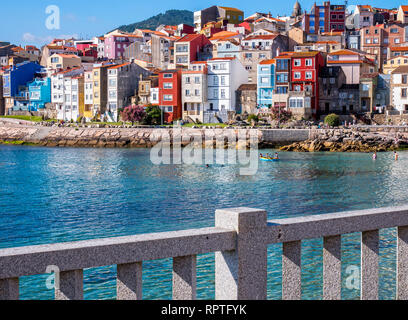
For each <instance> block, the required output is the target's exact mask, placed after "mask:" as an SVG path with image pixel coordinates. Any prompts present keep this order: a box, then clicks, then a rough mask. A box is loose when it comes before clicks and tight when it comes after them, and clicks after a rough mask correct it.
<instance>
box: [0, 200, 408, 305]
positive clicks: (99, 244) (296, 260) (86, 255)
mask: <svg viewBox="0 0 408 320" xmlns="http://www.w3.org/2000/svg"><path fill="white" fill-rule="evenodd" d="M395 227H396V228H397V229H398V232H397V255H396V264H397V277H396V278H397V284H396V291H397V292H396V297H397V299H400V300H406V299H408V206H402V207H392V208H381V209H372V210H362V211H349V212H341V213H333V214H324V215H312V216H306V217H295V218H288V219H275V220H269V221H267V214H266V212H265V211H263V210H258V209H250V208H234V209H224V210H217V212H216V215H215V227H212V228H204V229H194V230H184V231H177V232H166V233H156V234H144V235H137V236H129V237H120V238H109V239H96V240H89V241H80V242H71V243H59V244H50V245H41V246H31V247H20V248H9V249H2V250H0V279H1V280H0V299H2V300H7V299H11V300H15V299H18V298H19V277H22V276H26V275H35V274H43V273H44V272H45V270H47V269H49V266H54V267H57V268H58V270H59V272H58V276H57V277H56V279H58V280H56V283H57V287H56V290H55V298H56V299H58V300H80V299H83V269H85V268H91V267H99V266H105V265H113V264H115V265H117V299H118V300H137V299H142V297H143V292H142V272H143V270H142V262H143V261H147V260H157V259H163V258H173V299H174V300H194V299H196V284H197V283H196V276H197V274H196V259H197V255H199V254H203V253H208V252H216V257H215V290H216V295H215V298H216V300H266V298H267V260H268V255H267V247H268V245H270V244H274V243H281V244H282V246H283V249H282V299H283V300H299V299H301V298H302V279H301V274H302V261H301V256H302V241H304V240H306V239H314V238H323V299H325V300H339V299H341V281H342V273H341V267H342V256H341V254H342V250H341V243H342V241H341V240H342V236H343V235H345V234H350V233H356V232H358V233H360V234H361V266H360V270H361V271H360V279H361V294H360V296H361V299H362V300H376V299H378V297H379V296H378V290H379V241H380V238H379V230H380V229H387V228H395Z"/></svg>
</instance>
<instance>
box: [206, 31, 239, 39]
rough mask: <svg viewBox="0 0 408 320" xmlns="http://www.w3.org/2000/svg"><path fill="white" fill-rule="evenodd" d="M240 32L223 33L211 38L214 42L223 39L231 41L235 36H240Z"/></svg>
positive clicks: (215, 34)
mask: <svg viewBox="0 0 408 320" xmlns="http://www.w3.org/2000/svg"><path fill="white" fill-rule="evenodd" d="M238 35H239V33H238V32H231V31H221V32H217V33H214V34H213V36H212V37H211V38H210V40H211V41H213V40H222V39H225V40H226V39H229V38H232V37H235V36H238Z"/></svg>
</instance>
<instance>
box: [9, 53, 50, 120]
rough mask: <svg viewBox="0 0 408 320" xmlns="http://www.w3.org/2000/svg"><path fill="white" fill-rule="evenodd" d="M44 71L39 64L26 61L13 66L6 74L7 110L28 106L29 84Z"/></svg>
mask: <svg viewBox="0 0 408 320" xmlns="http://www.w3.org/2000/svg"><path fill="white" fill-rule="evenodd" d="M42 70H43V67H42V66H41V65H39V64H38V63H35V62H30V61H25V62H23V63H20V64H17V65H15V66H11V67H10V68H9V69H8V70H6V71H5V72H4V74H3V96H4V98H5V100H6V108H7V109H10V108H12V107H13V106H18V107H19V109H21V108H24V107H26V106H27V105H28V100H29V99H28V89H27V83H28V82H30V81H32V80H33V79H34V78H35V76H36V74H37V73H39V72H41V71H42ZM13 100H14V101H13ZM6 113H7V111H6Z"/></svg>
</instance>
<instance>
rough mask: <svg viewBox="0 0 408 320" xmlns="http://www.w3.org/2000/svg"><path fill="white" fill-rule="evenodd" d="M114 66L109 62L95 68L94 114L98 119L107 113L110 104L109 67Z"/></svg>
mask: <svg viewBox="0 0 408 320" xmlns="http://www.w3.org/2000/svg"><path fill="white" fill-rule="evenodd" d="M112 66H113V65H112V64H107V65H102V66H99V67H96V68H94V69H93V106H94V112H93V114H94V116H96V117H97V118H98V119H101V115H103V114H105V112H106V107H107V105H108V68H110V67H112Z"/></svg>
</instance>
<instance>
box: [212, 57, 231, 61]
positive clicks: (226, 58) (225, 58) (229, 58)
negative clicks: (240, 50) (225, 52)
mask: <svg viewBox="0 0 408 320" xmlns="http://www.w3.org/2000/svg"><path fill="white" fill-rule="evenodd" d="M235 59H236V58H235V57H223V58H221V57H220V58H212V59H210V60H209V61H215V60H235Z"/></svg>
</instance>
